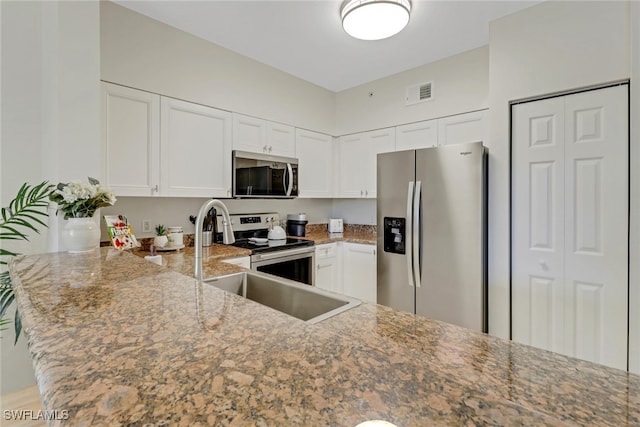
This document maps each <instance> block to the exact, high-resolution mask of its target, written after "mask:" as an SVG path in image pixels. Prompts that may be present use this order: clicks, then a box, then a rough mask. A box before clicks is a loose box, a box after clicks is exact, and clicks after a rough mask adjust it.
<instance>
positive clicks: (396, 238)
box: [384, 216, 406, 255]
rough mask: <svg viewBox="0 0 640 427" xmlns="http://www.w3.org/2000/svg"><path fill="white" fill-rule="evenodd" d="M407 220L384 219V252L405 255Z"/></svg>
mask: <svg viewBox="0 0 640 427" xmlns="http://www.w3.org/2000/svg"><path fill="white" fill-rule="evenodd" d="M405 240H406V219H405V218H392V217H386V216H385V217H384V251H385V252H389V253H392V254H403V255H404V254H405V250H406V249H405Z"/></svg>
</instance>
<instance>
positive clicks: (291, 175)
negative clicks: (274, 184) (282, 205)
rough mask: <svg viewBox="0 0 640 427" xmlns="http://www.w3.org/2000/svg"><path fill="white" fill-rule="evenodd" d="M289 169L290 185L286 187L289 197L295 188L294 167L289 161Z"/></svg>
mask: <svg viewBox="0 0 640 427" xmlns="http://www.w3.org/2000/svg"><path fill="white" fill-rule="evenodd" d="M287 171H289V186H288V187H287V188H286V189H285V191H286V194H287V197H289V196H291V191H292V190H293V168H292V167H291V163H287Z"/></svg>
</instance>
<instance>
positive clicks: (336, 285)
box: [316, 243, 342, 293]
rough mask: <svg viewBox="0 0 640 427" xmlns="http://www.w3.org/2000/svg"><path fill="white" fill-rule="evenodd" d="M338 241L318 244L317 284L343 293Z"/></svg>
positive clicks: (322, 287)
mask: <svg viewBox="0 0 640 427" xmlns="http://www.w3.org/2000/svg"><path fill="white" fill-rule="evenodd" d="M338 266H339V263H338V256H337V243H328V244H325V245H318V246H316V286H317V287H318V288H320V289H325V290H327V291H331V292H337V293H342V280H340V279H341V277H340V276H339V275H338V273H339V271H338Z"/></svg>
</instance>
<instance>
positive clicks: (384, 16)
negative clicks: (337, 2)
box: [340, 0, 411, 40]
mask: <svg viewBox="0 0 640 427" xmlns="http://www.w3.org/2000/svg"><path fill="white" fill-rule="evenodd" d="M410 12H411V2H410V1H409V0H350V1H347V2H346V3H345V4H344V6H343V7H342V10H341V12H340V15H341V16H342V27H343V28H344V30H345V31H346V32H347V34H349V35H350V36H352V37H355V38H357V39H361V40H381V39H386V38H387V37H391V36H393V35H395V34H398V33H399V32H400V31H402V29H403V28H404V27H406V26H407V24H408V23H409V13H410Z"/></svg>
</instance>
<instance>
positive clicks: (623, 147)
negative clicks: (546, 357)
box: [565, 86, 629, 369]
mask: <svg viewBox="0 0 640 427" xmlns="http://www.w3.org/2000/svg"><path fill="white" fill-rule="evenodd" d="M627 106H628V104H627V87H626V86H616V87H612V88H608V89H602V90H597V91H591V92H584V93H581V94H577V95H572V96H567V97H566V110H565V111H566V126H565V130H566V131H565V164H566V175H565V176H566V178H565V194H566V195H567V198H566V201H565V205H566V221H567V222H566V226H565V265H566V278H565V280H566V287H567V288H566V303H567V304H566V310H567V311H566V341H565V342H566V352H567V354H569V355H572V356H575V357H579V358H580V359H586V360H591V361H594V362H599V363H602V364H605V365H609V366H614V367H617V368H621V369H626V366H627V311H628V310H627V300H628V270H629V266H628V236H629V230H628V224H629V186H628V182H629V179H628V177H629V169H628V164H629V163H628V162H629V158H628V150H629V143H628V132H629V130H628V129H629V128H628V116H629V115H628V111H627V108H628V107H627Z"/></svg>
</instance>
